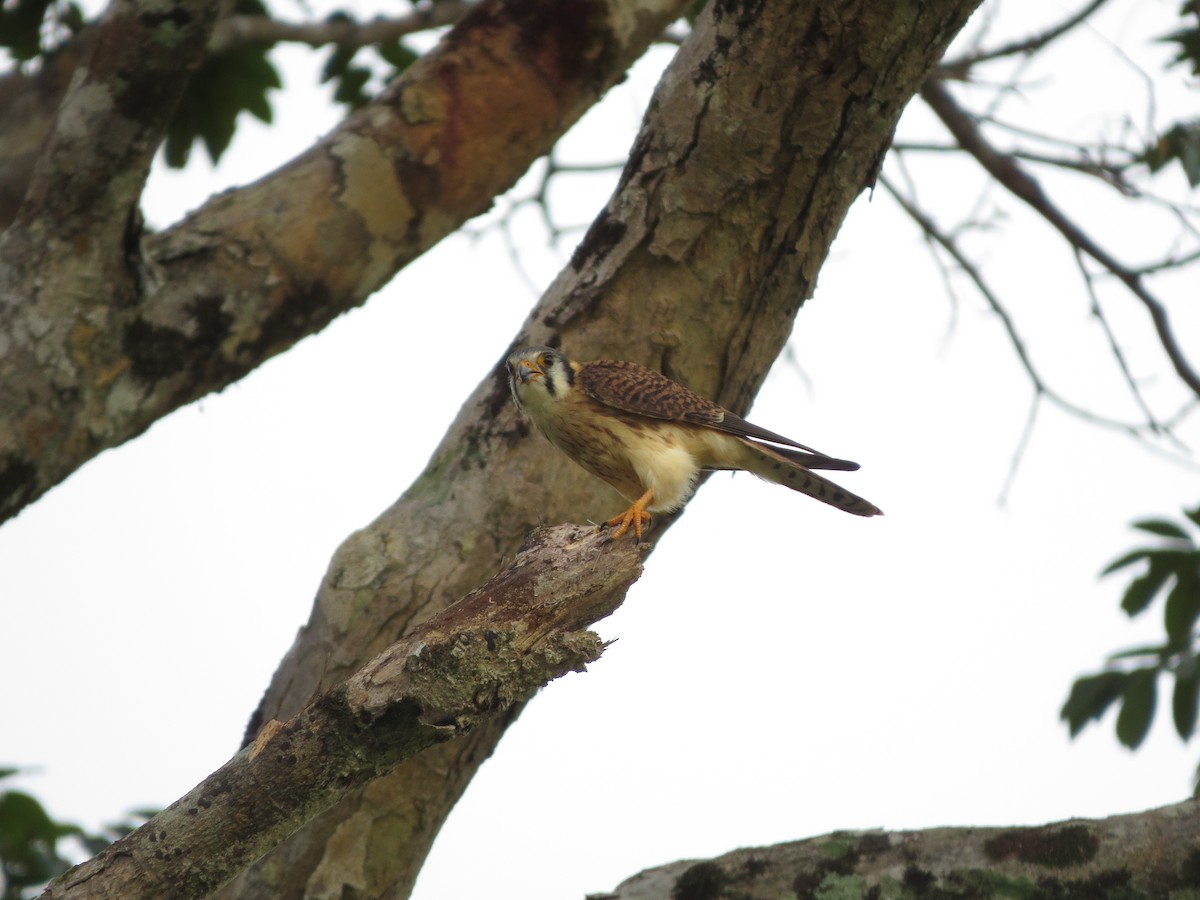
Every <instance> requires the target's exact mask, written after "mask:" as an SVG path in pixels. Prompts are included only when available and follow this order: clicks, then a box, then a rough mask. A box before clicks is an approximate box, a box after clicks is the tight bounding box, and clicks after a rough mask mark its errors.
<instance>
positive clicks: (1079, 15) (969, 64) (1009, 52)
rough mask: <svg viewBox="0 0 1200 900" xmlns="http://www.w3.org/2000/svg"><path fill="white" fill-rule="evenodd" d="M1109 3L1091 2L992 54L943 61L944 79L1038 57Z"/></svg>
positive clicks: (999, 48)
mask: <svg viewBox="0 0 1200 900" xmlns="http://www.w3.org/2000/svg"><path fill="white" fill-rule="evenodd" d="M1107 2H1108V0H1091V2H1090V3H1088V4H1087V5H1085V6H1084V7H1083V8H1082V9H1080V10H1079V11H1078V12H1076V13H1073V14H1072V15H1070V16H1068V17H1067V18H1065V19H1063V20H1062V21H1061V22H1059V23H1058V24H1056V25H1052V26H1050V27H1049V28H1047V29H1045V30H1044V31H1039V32H1037V33H1036V34H1031V35H1029V36H1028V37H1024V38H1021V39H1020V40H1016V41H1010V42H1009V43H1007V44H1001V45H1000V46H999V47H993V48H991V49H990V50H978V51H975V52H974V53H968V54H966V55H965V56H959V57H956V58H953V59H945V60H942V62H941V64H940V65H938V71H939V72H940V73H941V74H942V75H943V76H944V77H951V78H960V79H963V80H967V78H968V76H969V73H970V71H971V69H972V68H974V67H975V66H977V65H978V64H979V63H983V62H988V61H990V60H993V59H1002V58H1004V57H1006V56H1020V55H1023V54H1030V53H1036V52H1037V51H1039V50H1042V49H1044V48H1045V47H1047V46H1049V45H1050V44H1052V43H1054V41H1056V40H1058V39H1059V38H1060V37H1062V36H1063V35H1064V34H1066V33H1067V32H1068V31H1072V30H1073V29H1075V28H1077V27H1078V26H1079V25H1081V24H1082V23H1083V22H1085V21H1087V19H1088V17H1089V16H1091V15H1092V13H1094V12H1095V11H1096V10H1098V9H1099V8H1100V7H1101V6H1103V5H1104V4H1105V3H1107Z"/></svg>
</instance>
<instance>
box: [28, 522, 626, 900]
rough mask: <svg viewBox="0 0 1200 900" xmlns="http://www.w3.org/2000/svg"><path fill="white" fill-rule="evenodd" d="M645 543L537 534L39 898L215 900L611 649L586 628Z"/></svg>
mask: <svg viewBox="0 0 1200 900" xmlns="http://www.w3.org/2000/svg"><path fill="white" fill-rule="evenodd" d="M640 557H641V550H640V548H639V547H637V545H635V544H633V543H632V542H630V541H624V542H621V543H619V544H613V543H612V541H611V540H610V539H609V537H608V536H607V535H605V534H602V533H600V532H598V531H597V530H596V529H595V528H590V527H581V526H576V525H562V526H559V527H558V528H544V529H539V530H538V531H536V532H534V533H533V534H531V535H530V536H529V538H528V539H527V540H526V541H525V543H524V544H523V545H522V547H521V550H520V552H519V553H518V554H517V557H516V559H515V560H513V562H512V564H511V565H510V566H509V567H508V568H507V569H505V570H504V571H503V572H501V573H500V574H499V575H497V576H496V577H495V578H493V579H492V580H491V581H489V582H488V583H487V584H486V585H484V586H483V587H481V588H479V589H478V590H476V591H473V592H472V593H470V594H468V595H467V596H466V597H464V598H462V600H460V601H459V602H457V603H455V604H454V605H453V606H451V607H449V608H448V609H446V610H445V611H444V612H442V613H441V614H440V615H438V616H435V617H434V618H433V619H430V620H429V621H428V622H426V623H425V624H423V625H421V626H419V627H417V628H415V629H414V630H413V631H412V632H411V633H410V634H408V635H406V636H405V637H404V638H402V639H401V640H399V641H397V642H396V643H394V644H392V645H391V646H390V647H388V648H387V649H385V650H384V651H383V652H382V653H380V654H379V655H378V656H376V657H375V658H374V659H372V660H371V661H369V662H368V663H367V664H366V665H365V666H363V668H362V669H360V670H359V671H358V672H356V673H355V674H354V675H353V676H352V677H351V678H349V679H348V680H347V681H345V682H343V683H341V684H339V685H336V686H334V687H333V688H331V689H330V690H328V691H326V692H325V693H324V694H322V695H321V696H320V697H318V698H316V699H314V700H313V701H312V702H311V703H309V704H308V705H307V706H305V708H304V709H303V710H302V711H301V712H300V713H298V714H297V715H295V716H293V717H292V718H291V719H289V720H288V721H287V722H279V721H274V722H272V723H271V727H269V728H265V729H263V731H262V732H261V733H260V736H259V740H257V741H256V742H255V744H254V746H253V747H249V748H246V749H244V750H243V751H242V752H241V753H239V754H238V755H237V756H235V757H234V758H233V759H232V760H230V761H229V762H228V763H226V764H225V765H224V766H222V767H221V768H220V769H218V770H217V771H216V772H214V773H213V774H212V775H210V776H209V777H208V778H206V779H205V780H204V781H203V782H202V783H201V784H199V785H197V786H196V787H195V788H193V789H192V790H191V791H189V792H188V793H187V794H186V795H185V796H184V797H182V798H180V799H179V800H177V801H176V802H175V803H173V804H171V806H170V807H168V808H167V809H165V810H163V811H162V812H161V813H159V814H158V815H156V816H155V817H154V818H152V819H151V820H150V821H149V822H147V823H146V824H145V825H143V826H142V827H141V828H138V829H137V830H136V831H134V832H132V833H130V834H128V835H126V836H125V837H123V838H121V839H120V840H119V841H117V842H116V843H114V844H112V845H111V846H110V847H108V848H107V849H106V850H104V852H102V853H100V854H99V855H98V856H96V857H94V858H93V859H90V860H88V861H87V862H85V863H83V864H82V865H79V866H76V867H75V868H73V869H71V871H69V872H67V873H66V874H64V875H63V876H62V877H61V878H58V879H56V880H55V881H54V883H53V884H51V885H50V887H49V888H48V889H47V890H46V891H45V893H43V894H42V896H43V897H46V898H64V900H65V898H71V900H84V898H88V900H99V898H114V900H138V898H146V900H158V898H161V897H171V898H173V900H187V898H194V897H205V896H207V895H208V894H210V893H211V892H212V891H213V890H214V889H215V888H218V887H220V886H221V885H222V884H224V883H225V882H226V881H228V880H229V879H230V878H232V877H233V876H234V875H236V874H237V873H238V872H240V871H241V870H242V869H243V868H245V866H247V865H248V864H249V863H251V862H253V861H254V860H255V859H257V858H258V857H259V856H261V855H262V854H263V853H264V852H265V851H267V850H268V849H270V848H271V847H273V846H275V845H276V844H278V843H279V842H280V841H281V840H283V839H284V838H285V837H286V836H287V835H288V834H290V833H291V832H292V831H294V830H295V829H296V828H297V827H298V826H299V825H301V824H303V823H304V822H306V821H307V820H308V819H310V818H312V816H313V815H314V814H316V813H317V812H319V811H321V810H323V809H328V808H329V806H330V805H331V804H332V803H333V802H335V801H336V800H337V799H339V798H341V797H344V796H345V795H346V794H348V793H349V792H350V791H351V790H354V789H356V788H360V787H362V786H363V785H364V784H366V783H368V782H369V781H370V780H371V779H373V778H377V777H379V776H380V775H383V774H386V773H387V772H389V771H390V770H391V769H393V768H394V767H395V766H396V765H397V763H399V762H400V761H401V760H404V759H409V758H411V757H413V756H415V755H416V754H417V753H420V752H421V751H422V750H424V749H425V748H426V747H430V746H433V745H436V744H440V743H443V742H444V741H448V740H451V739H453V738H455V737H457V736H459V735H462V734H469V733H470V732H471V730H472V729H473V728H475V727H476V725H477V724H478V723H479V722H480V721H483V720H485V719H487V718H488V717H491V716H494V715H496V714H497V713H500V712H502V711H503V710H505V709H507V708H508V707H509V706H511V705H512V704H513V703H515V702H517V701H519V700H523V699H525V698H526V697H528V696H529V695H530V694H531V693H532V692H533V691H535V690H537V689H538V688H539V687H541V686H542V685H544V684H546V683H547V682H548V681H550V680H551V679H554V678H558V677H559V676H561V675H565V674H566V673H567V672H570V671H582V670H583V669H584V667H585V666H586V665H587V664H588V663H589V662H593V661H595V660H596V659H598V658H599V656H600V654H601V652H602V651H603V644H602V642H601V641H600V638H599V637H598V636H597V635H596V634H593V633H592V632H590V631H586V630H584V629H586V628H587V627H588V626H589V625H591V624H593V623H595V622H597V621H598V620H600V619H602V618H604V617H605V616H608V615H611V614H612V613H613V612H614V611H615V610H616V609H617V607H618V606H620V605H621V601H622V600H624V598H625V593H626V592H627V591H628V590H629V586H630V585H631V584H632V583H633V582H634V581H635V580H636V579H637V577H638V576H639V575H640V574H641V558H640Z"/></svg>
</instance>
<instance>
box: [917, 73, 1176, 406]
mask: <svg viewBox="0 0 1200 900" xmlns="http://www.w3.org/2000/svg"><path fill="white" fill-rule="evenodd" d="M921 97H922V99H923V100H925V102H926V103H927V104H928V105H929V107H930V109H932V110H933V111H934V113H935V114H936V115H937V116H938V118H939V119H941V120H942V123H943V124H944V125H945V126H946V127H947V128H948V129H949V130H950V133H951V134H953V135H954V137H955V139H956V140H957V141H958V143H959V144H960V145H961V146H962V148H963V149H964V150H966V151H967V152H968V153H970V154H971V155H972V156H973V157H975V159H976V160H977V161H978V162H979V164H980V165H981V166H983V167H984V169H986V170H987V171H988V173H989V174H991V176H992V177H993V178H995V179H996V180H997V181H998V182H999V183H1000V184H1001V185H1003V186H1004V187H1005V188H1007V189H1008V190H1009V191H1010V192H1011V193H1012V194H1013V195H1015V196H1016V197H1018V198H1019V199H1021V200H1023V201H1025V203H1027V204H1028V205H1029V206H1031V207H1033V209H1034V210H1035V211H1036V212H1037V213H1038V214H1039V215H1041V216H1042V218H1044V219H1045V220H1046V221H1047V222H1048V223H1049V224H1050V225H1051V226H1052V227H1053V228H1054V229H1055V230H1057V231H1058V232H1059V234H1061V235H1062V236H1063V238H1065V239H1066V241H1067V243H1069V244H1070V245H1071V246H1072V247H1074V248H1076V249H1077V250H1079V251H1081V252H1083V253H1085V254H1087V255H1088V256H1090V257H1091V258H1092V259H1094V260H1096V262H1098V263H1099V264H1100V265H1101V266H1103V267H1104V268H1105V269H1107V270H1108V271H1109V272H1110V273H1111V274H1112V275H1114V276H1115V277H1116V278H1117V279H1118V280H1120V281H1121V282H1122V283H1123V284H1124V285H1125V287H1126V288H1127V289H1128V290H1129V291H1130V293H1132V294H1133V295H1134V296H1135V297H1137V299H1138V300H1140V301H1141V303H1142V305H1143V306H1145V307H1146V310H1147V311H1148V312H1149V314H1150V318H1151V321H1152V322H1153V323H1154V329H1155V331H1156V332H1157V334H1158V339H1159V343H1160V344H1161V345H1162V348H1163V351H1164V352H1165V353H1166V354H1167V358H1168V359H1169V360H1170V361H1171V365H1172V366H1173V367H1174V369H1175V372H1176V374H1177V375H1178V376H1179V378H1180V380H1181V381H1183V383H1184V384H1186V385H1187V387H1188V388H1189V389H1190V390H1191V391H1192V393H1194V394H1195V395H1196V396H1197V397H1200V374H1197V373H1196V371H1195V370H1194V369H1193V368H1192V367H1191V364H1190V363H1189V362H1188V361H1187V359H1186V357H1185V355H1184V352H1183V349H1182V348H1181V347H1180V346H1179V343H1178V341H1177V340H1176V338H1175V335H1174V333H1173V331H1172V330H1171V325H1170V320H1169V318H1168V316H1167V312H1166V309H1165V308H1164V307H1163V305H1162V303H1161V302H1160V301H1159V300H1158V298H1157V297H1155V296H1154V295H1153V294H1152V293H1151V292H1150V291H1149V290H1148V289H1147V288H1146V286H1145V284H1144V282H1143V279H1142V278H1141V276H1140V275H1139V274H1138V272H1137V271H1136V270H1135V269H1131V268H1129V267H1127V266H1124V265H1122V264H1121V263H1120V262H1118V261H1117V260H1116V259H1115V258H1114V257H1112V256H1111V255H1110V254H1109V253H1108V252H1107V251H1105V250H1104V249H1103V248H1102V247H1100V246H1099V245H1098V244H1097V243H1096V242H1095V241H1093V240H1092V239H1091V237H1090V236H1089V235H1088V234H1087V233H1086V232H1084V231H1083V229H1082V228H1080V227H1079V226H1078V225H1076V224H1075V223H1074V222H1073V221H1071V220H1070V219H1069V218H1068V217H1067V216H1066V215H1064V214H1063V213H1062V211H1061V210H1059V209H1058V207H1057V206H1055V205H1054V204H1053V203H1052V202H1051V201H1050V199H1049V198H1048V197H1047V196H1046V195H1045V193H1043V191H1042V189H1041V187H1040V185H1038V183H1037V181H1035V180H1034V179H1033V177H1032V176H1030V175H1029V174H1028V173H1027V172H1026V171H1025V170H1024V168H1022V166H1021V165H1020V164H1019V163H1018V162H1017V161H1016V160H1015V159H1014V158H1013V157H1012V156H1009V155H1006V154H1003V153H1000V152H999V151H997V150H996V149H995V148H994V147H992V145H991V144H990V143H989V142H988V141H987V139H986V138H985V137H984V136H983V132H982V131H981V130H980V128H979V126H978V124H977V123H976V122H975V121H974V119H973V118H972V117H971V116H970V115H969V114H968V113H967V112H966V111H965V110H964V109H963V108H962V107H960V106H959V105H958V103H957V102H956V101H955V100H954V98H953V96H952V95H951V94H950V92H949V91H948V90H947V89H946V86H945V85H944V84H943V83H942V82H941V81H940V80H938V79H937V78H929V79H927V80H926V81H925V83H924V85H922V87H921Z"/></svg>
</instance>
